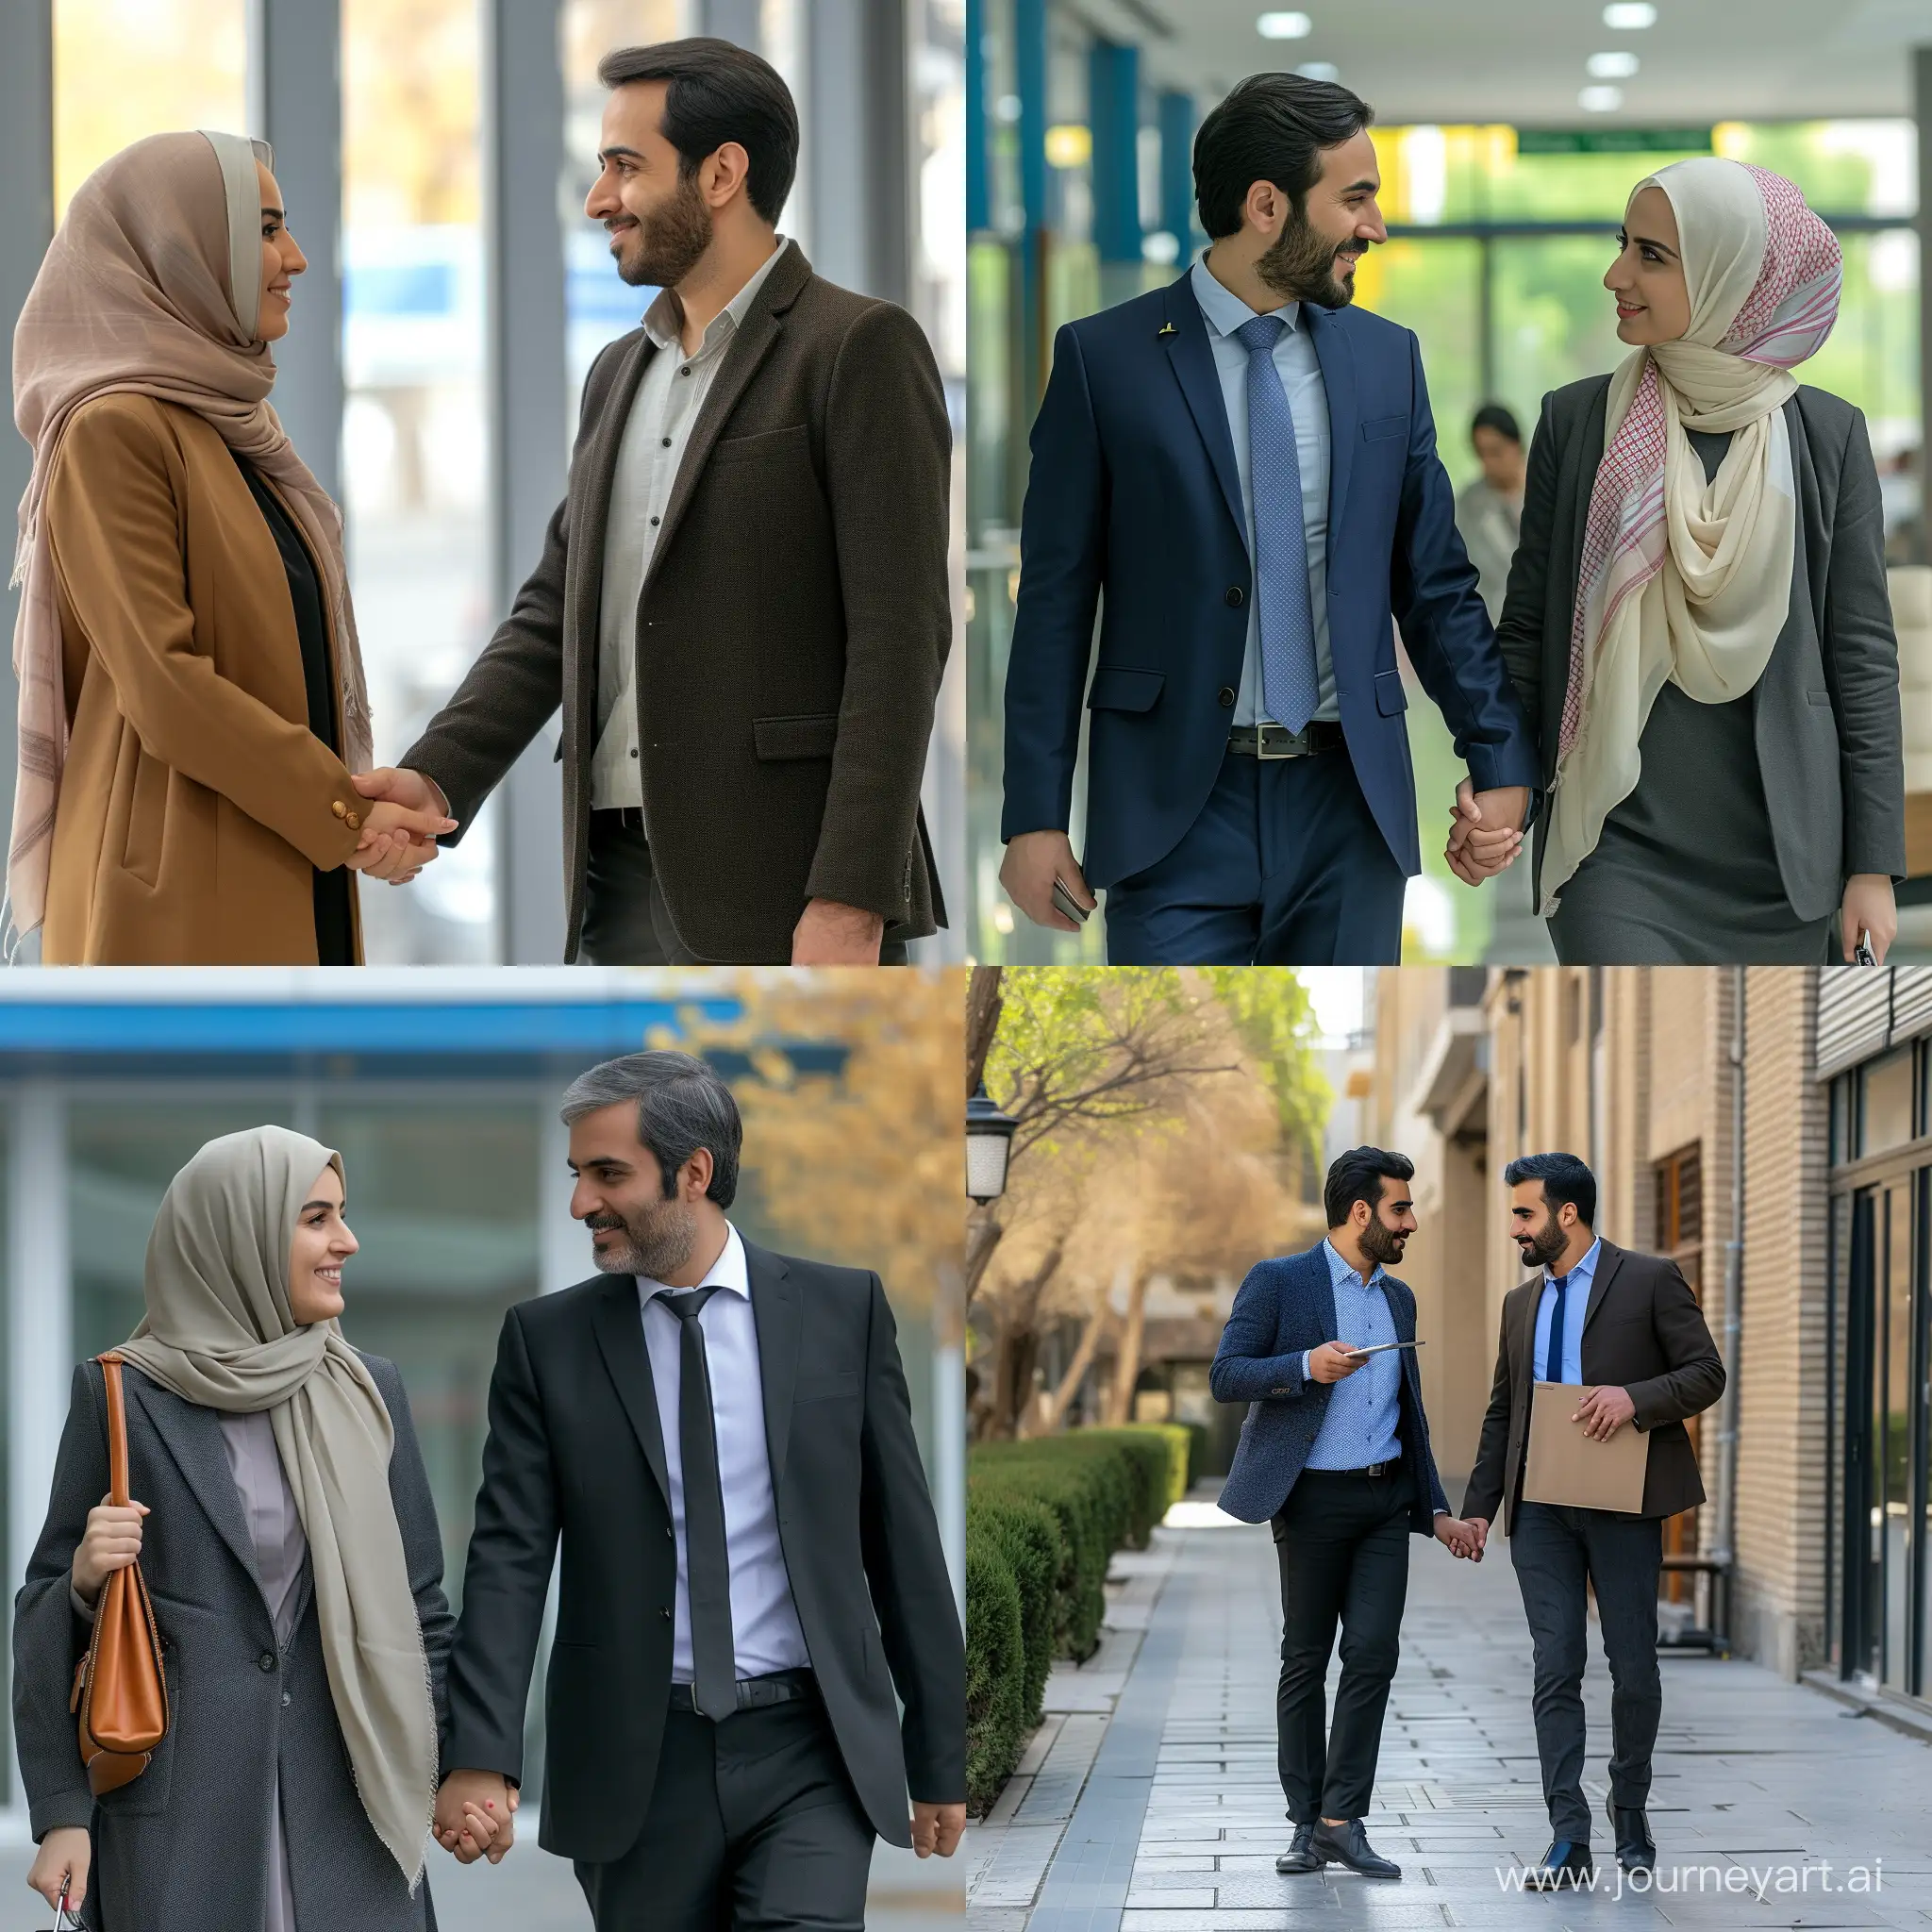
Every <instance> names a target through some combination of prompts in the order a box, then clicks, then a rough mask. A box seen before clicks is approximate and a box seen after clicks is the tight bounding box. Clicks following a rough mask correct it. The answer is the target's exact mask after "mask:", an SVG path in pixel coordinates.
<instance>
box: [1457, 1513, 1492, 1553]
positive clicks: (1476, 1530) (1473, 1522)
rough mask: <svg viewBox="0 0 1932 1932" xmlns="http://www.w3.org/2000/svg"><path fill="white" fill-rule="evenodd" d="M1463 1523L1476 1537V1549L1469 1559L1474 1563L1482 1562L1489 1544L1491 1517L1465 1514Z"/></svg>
mask: <svg viewBox="0 0 1932 1932" xmlns="http://www.w3.org/2000/svg"><path fill="white" fill-rule="evenodd" d="M1462 1524H1463V1527H1464V1528H1465V1529H1467V1530H1468V1531H1470V1533H1471V1534H1472V1535H1473V1536H1474V1538H1475V1551H1474V1554H1473V1555H1472V1556H1471V1557H1470V1559H1469V1560H1470V1561H1471V1562H1472V1563H1480V1562H1481V1561H1482V1559H1483V1551H1484V1550H1485V1549H1486V1548H1487V1547H1488V1545H1489V1541H1490V1519H1489V1518H1488V1517H1487V1516H1465V1517H1464V1518H1463V1519H1462Z"/></svg>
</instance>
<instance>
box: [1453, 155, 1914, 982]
mask: <svg viewBox="0 0 1932 1932" xmlns="http://www.w3.org/2000/svg"><path fill="white" fill-rule="evenodd" d="M1604 280H1605V286H1606V287H1607V289H1608V290H1609V291H1610V292H1611V294H1612V295H1613V296H1614V298H1615V300H1616V304H1617V333H1618V335H1619V336H1620V337H1621V338H1622V339H1623V340H1624V341H1625V342H1627V343H1629V344H1630V345H1631V347H1632V353H1631V355H1630V356H1629V357H1628V358H1626V359H1625V360H1624V362H1623V363H1622V364H1621V365H1620V367H1619V368H1618V369H1617V371H1616V372H1615V374H1614V375H1608V376H1595V377H1592V378H1591V379H1589V380H1586V381H1583V382H1578V383H1572V384H1571V385H1570V386H1569V387H1568V388H1566V389H1561V390H1558V391H1556V392H1555V393H1554V394H1552V395H1550V396H1547V397H1545V398H1544V402H1543V411H1542V421H1541V424H1540V425H1539V426H1538V429H1537V433H1536V440H1535V441H1534V443H1533V444H1532V446H1531V450H1530V458H1529V475H1528V481H1527V487H1526V491H1525V496H1524V511H1523V539H1522V542H1521V545H1520V546H1519V548H1518V550H1517V553H1516V559H1515V563H1514V565H1513V566H1512V568H1511V572H1510V576H1509V589H1508V594H1507V600H1506V602H1505V606H1504V611H1503V617H1502V621H1501V623H1500V624H1499V625H1497V640H1498V642H1499V643H1500V644H1501V646H1502V649H1503V655H1504V658H1505V659H1506V661H1507V664H1508V666H1509V671H1510V675H1511V676H1512V677H1513V678H1514V680H1515V682H1516V685H1517V689H1518V691H1519V693H1520V694H1521V696H1522V698H1523V701H1524V709H1525V710H1526V711H1527V712H1528V714H1529V717H1530V719H1531V721H1532V724H1533V725H1534V727H1535V728H1536V729H1537V731H1538V733H1539V736H1540V739H1541V757H1542V779H1543V790H1542V793H1541V798H1540V800H1539V806H1538V813H1537V825H1536V833H1535V837H1536V892H1537V903H1538V909H1539V910H1540V912H1541V915H1542V916H1543V917H1544V918H1545V919H1547V920H1548V922H1549V927H1550V933H1551V937H1552V939H1553V940H1554V941H1555V943H1556V948H1557V957H1558V958H1561V959H1563V960H1565V961H1568V962H1573V963H1584V964H1620V963H1670V962H1685V963H1708V964H1726V963H1747V962H1748V963H1753V964H1757V963H1778V962H1786V963H1793V964H1818V963H1822V962H1823V961H1824V959H1825V958H1826V957H1827V952H1828V949H1829V948H1830V946H1831V927H1832V924H1833V920H1834V916H1836V918H1837V921H1838V924H1839V927H1840V936H1839V941H1838V948H1839V952H1840V956H1841V957H1842V958H1846V959H1850V958H1852V957H1853V955H1854V952H1855V949H1856V948H1857V944H1858V941H1859V940H1860V938H1861V937H1862V938H1863V939H1864V940H1865V941H1867V942H1868V943H1869V944H1870V946H1871V948H1872V950H1873V952H1874V954H1875V955H1876V956H1877V957H1878V958H1881V959H1882V958H1883V957H1884V954H1885V950H1886V947H1887V946H1888V945H1889V944H1890V941H1891V938H1892V935H1893V933H1894V931H1895V930H1896V925H1897V914H1896V910H1895V908H1894V904H1893V897H1892V886H1893V881H1894V879H1896V878H1899V877H1902V876H1903V875H1904V872H1905V834H1904V808H1905V799H1904V766H1903V757H1902V748H1901V747H1902V730H1901V718H1900V708H1899V683H1898V647H1897V641H1896V639H1895V637H1894V635H1893V632H1892V625H1891V611H1890V599H1889V597H1888V594H1887V588H1886V577H1885V558H1884V523H1883V518H1882V515H1881V510H1880V501H1879V489H1878V476H1877V473H1876V469H1875V467H1874V463H1873V460H1872V449H1871V444H1870V442H1869V441H1868V440H1867V437H1866V433H1865V424H1864V419H1863V418H1862V417H1861V416H1860V414H1859V413H1858V411H1857V409H1855V408H1852V406H1851V405H1850V404H1849V403H1846V402H1844V401H1842V400H1840V398H1839V397H1837V396H1834V395H1830V394H1827V393H1826V392H1825V391H1823V390H1817V389H1811V388H1800V387H1799V385H1798V383H1797V382H1796V381H1795V380H1794V379H1793V377H1792V376H1791V375H1790V373H1789V372H1790V369H1791V368H1792V367H1794V366H1795V365H1796V364H1798V363H1800V362H1802V361H1804V360H1805V359H1806V358H1807V357H1808V356H1810V355H1812V354H1813V353H1815V351H1816V350H1817V349H1818V347H1819V346H1820V345H1821V344H1822V343H1823V342H1824V339H1825V337H1826V336H1827V335H1828V334H1829V333H1830V330H1831V325H1832V323H1833V321H1834V320H1835V319H1836V316H1837V313H1838V299H1839V289H1840V256H1839V248H1838V242H1837V241H1836V239H1835V238H1834V237H1833V235H1832V233H1831V231H1830V229H1829V228H1827V227H1826V226H1825V225H1824V223H1823V222H1821V221H1820V220H1819V219H1818V217H1817V216H1816V215H1815V214H1813V213H1812V212H1811V210H1810V209H1809V208H1807V207H1806V206H1805V202H1804V198H1803V196H1802V195H1801V194H1800V193H1799V192H1798V191H1797V189H1796V188H1794V187H1793V186H1792V185H1791V183H1790V182H1789V181H1787V180H1785V179H1783V178H1782V177H1781V176H1779V175H1773V174H1770V173H1768V172H1767V171H1766V170H1764V169H1761V168H1754V167H1747V166H1745V165H1744V164H1742V163H1740V162H1737V161H1731V160H1724V159H1722V158H1717V157H1707V158H1700V159H1697V160H1691V161H1680V162H1677V163H1676V164H1674V166H1672V167H1668V168H1664V169H1661V170H1660V171H1659V172H1658V173H1657V174H1656V175H1652V176H1651V177H1649V178H1648V179H1647V180H1645V181H1642V182H1641V183H1639V185H1638V187H1637V189H1636V191H1635V192H1633V194H1632V195H1631V197H1630V203H1629V207H1628V209H1627V211H1626V213H1625V217H1624V233H1623V236H1622V238H1621V252H1620V253H1619V255H1618V258H1617V260H1616V261H1615V263H1614V264H1613V265H1612V267H1611V268H1610V271H1609V273H1608V274H1607V275H1606V276H1605V278H1604ZM1513 837H1514V835H1513V834H1502V833H1499V834H1496V835H1494V837H1493V838H1491V835H1488V834H1485V833H1482V832H1481V831H1479V830H1472V829H1471V828H1470V827H1468V826H1467V825H1466V824H1462V825H1458V827H1457V829H1456V830H1455V831H1453V832H1452V835H1451V849H1452V863H1454V862H1456V860H1455V858H1454V855H1455V854H1456V853H1457V851H1458V850H1460V849H1462V848H1465V847H1466V848H1467V849H1466V852H1465V854H1464V863H1468V862H1470V861H1471V860H1472V859H1473V860H1474V867H1475V869H1476V870H1477V871H1480V870H1481V869H1482V868H1483V865H1484V863H1485V862H1486V857H1487V858H1488V859H1494V858H1499V857H1506V856H1507V850H1508V849H1509V841H1512V840H1513ZM1458 869H1460V868H1458ZM1465 875H1467V874H1465Z"/></svg>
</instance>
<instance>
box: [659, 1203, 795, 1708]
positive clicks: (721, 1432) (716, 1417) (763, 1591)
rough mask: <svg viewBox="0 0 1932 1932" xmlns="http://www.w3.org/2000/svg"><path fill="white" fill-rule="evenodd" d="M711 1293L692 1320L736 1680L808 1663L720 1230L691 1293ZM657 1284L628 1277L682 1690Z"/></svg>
mask: <svg viewBox="0 0 1932 1932" xmlns="http://www.w3.org/2000/svg"><path fill="white" fill-rule="evenodd" d="M714 1282H715V1283H716V1284H717V1286H718V1292H717V1293H716V1294H714V1295H713V1296H712V1297H711V1298H710V1300H709V1301H708V1302H707V1303H706V1304H705V1306H704V1307H703V1309H702V1310H701V1311H700V1313H699V1315H698V1325H699V1326H700V1327H701V1328H702V1329H703V1330H704V1331H705V1358H706V1361H707V1362H708V1365H709V1368H710V1373H711V1425H712V1427H713V1428H714V1429H715V1430H716V1431H717V1436H718V1479H719V1484H720V1486H721V1488H722V1489H723V1491H724V1548H725V1553H726V1555H727V1556H728V1557H729V1558H730V1563H731V1640H732V1644H733V1647H734V1648H735V1650H736V1651H737V1654H738V1674H739V1675H740V1676H741V1677H763V1676H769V1675H770V1674H772V1673H773V1672H774V1671H795V1670H802V1669H803V1668H805V1666H806V1665H808V1664H809V1663H810V1661H811V1657H810V1655H809V1653H808V1651H807V1650H806V1647H805V1632H804V1631H803V1630H802V1629H801V1628H800V1627H799V1623H798V1609H797V1607H796V1606H795V1605H794V1604H793V1603H792V1601H791V1576H790V1575H789V1574H787V1572H786V1569H785V1553H784V1551H783V1550H782V1549H781V1548H780V1547H779V1542H778V1507H777V1502H776V1499H775V1498H774V1495H773V1493H772V1464H771V1457H770V1455H769V1453H768V1451H767V1447H766V1442H765V1405H764V1377H763V1375H762V1374H760V1372H759V1366H758V1324H756V1323H755V1322H754V1321H753V1319H752V1312H751V1276H750V1274H748V1272H747V1271H746V1268H745V1262H744V1243H743V1242H742V1241H741V1240H740V1239H739V1237H738V1230H737V1229H736V1228H735V1227H731V1228H728V1230H727V1232H726V1234H725V1237H724V1252H723V1253H722V1254H721V1255H720V1256H719V1257H718V1258H717V1259H716V1260H715V1261H714V1262H713V1263H712V1264H711V1267H710V1270H709V1272H708V1274H706V1276H705V1278H704V1280H703V1281H701V1282H699V1283H698V1284H697V1286H698V1287H700V1288H707V1287H709V1286H710V1285H711V1284H712V1283H714ZM682 1292H683V1291H682V1290H681V1289H675V1288H667V1287H666V1286H665V1285H664V1283H663V1282H661V1281H652V1280H650V1279H649V1278H648V1277H646V1276H643V1275H640V1276H639V1277H638V1294H639V1296H640V1298H641V1302H642V1305H643V1307H642V1313H643V1323H644V1347H645V1349H646V1350H647V1351H648V1352H649V1355H650V1357H651V1382H652V1386H653V1387H654V1388H655V1389H656V1391H657V1394H658V1431H659V1433H660V1434H661V1435H662V1437H663V1439H664V1471H665V1474H666V1475H667V1476H668V1477H669V1478H670V1482H671V1522H672V1526H673V1528H674V1529H675V1531H676V1534H677V1607H676V1610H675V1629H674V1631H673V1635H672V1647H671V1678H672V1681H673V1682H674V1683H676V1684H689V1683H691V1681H692V1678H693V1676H694V1675H695V1671H694V1668H693V1666H692V1663H691V1590H690V1566H689V1562H688V1560H687V1557H686V1555H685V1541H684V1450H683V1441H682V1437H681V1434H680V1431H679V1428H678V1417H679V1413H680V1411H679V1408H678V1394H679V1391H680V1390H681V1388H682V1387H683V1381H684V1374H683V1370H684V1361H683V1355H682V1347H683V1333H682V1330H683V1324H682V1323H681V1322H680V1321H679V1320H678V1318H677V1317H676V1316H675V1315H674V1314H673V1313H672V1312H671V1310H670V1309H669V1308H667V1307H662V1306H661V1305H660V1304H659V1303H658V1296H659V1295H662V1294H680V1293H682Z"/></svg>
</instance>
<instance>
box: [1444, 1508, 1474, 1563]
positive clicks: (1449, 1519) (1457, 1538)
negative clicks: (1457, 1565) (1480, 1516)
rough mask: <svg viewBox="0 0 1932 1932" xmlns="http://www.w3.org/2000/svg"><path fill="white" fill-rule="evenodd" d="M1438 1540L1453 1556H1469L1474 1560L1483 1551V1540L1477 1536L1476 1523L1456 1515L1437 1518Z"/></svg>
mask: <svg viewBox="0 0 1932 1932" xmlns="http://www.w3.org/2000/svg"><path fill="white" fill-rule="evenodd" d="M1436 1541H1438V1542H1439V1543H1441V1544H1443V1545H1444V1546H1445V1547H1446V1548H1447V1549H1448V1551H1449V1553H1450V1555H1451V1556H1455V1557H1469V1558H1470V1559H1471V1560H1472V1561H1474V1559H1475V1557H1477V1556H1478V1555H1480V1554H1481V1551H1482V1540H1481V1538H1480V1537H1478V1536H1477V1534H1476V1531H1475V1526H1474V1524H1468V1523H1464V1522H1462V1521H1461V1520H1460V1519H1459V1518H1457V1517H1454V1516H1439V1517H1437V1518H1436Z"/></svg>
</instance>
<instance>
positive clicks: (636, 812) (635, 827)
mask: <svg viewBox="0 0 1932 1932" xmlns="http://www.w3.org/2000/svg"><path fill="white" fill-rule="evenodd" d="M591 825H592V826H593V827H601V828H602V829H603V830H605V831H607V832H614V831H625V832H641V831H642V830H643V829H644V808H643V807H642V806H641V805H608V806H600V807H599V808H597V809H596V810H595V811H593V812H592V813H591Z"/></svg>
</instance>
